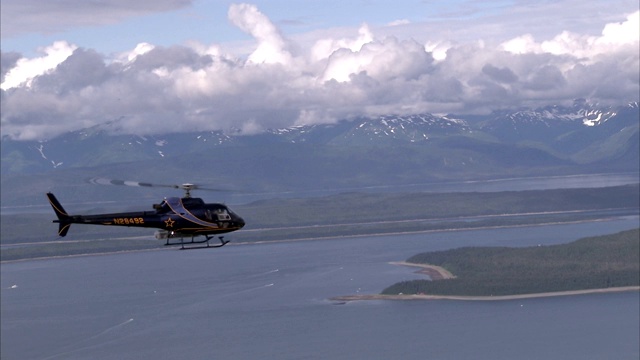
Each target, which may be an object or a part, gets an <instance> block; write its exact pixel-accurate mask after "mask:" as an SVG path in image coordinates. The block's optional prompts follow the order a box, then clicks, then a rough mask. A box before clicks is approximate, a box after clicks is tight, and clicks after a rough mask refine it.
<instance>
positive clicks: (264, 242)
mask: <svg viewBox="0 0 640 360" xmlns="http://www.w3.org/2000/svg"><path fill="white" fill-rule="evenodd" d="M616 218H620V216H614V217H603V218H595V219H583V220H569V221H557V222H542V223H531V224H510V225H495V226H478V227H468V228H467V227H463V228H443V229H429V230H416V231H396V232H388V233H387V232H381V233H371V234H355V235H342V236H320V237H301V238H291V239H281V240H258V241H242V240H241V241H233V240H232V241H231V242H230V243H229V244H227V246H247V245H267V244H278V243H290V242H303V241H323V240H325V241H330V240H339V239H341V238H359V237H368V236H393V235H411V234H429V233H438V232H457V231H476V230H491V229H509V228H521V227H539V226H550V225H570V224H581V223H590V222H605V221H610V220H612V219H616ZM141 238H149V240H150V242H151V241H154V240H153V239H152V238H151V237H150V236H146V235H144V236H132V237H120V238H106V239H78V240H71V241H69V242H86V243H90V242H93V241H103V240H122V241H126V240H129V239H141ZM57 243H66V241H64V240H56V241H51V242H30V243H26V244H28V245H35V246H37V245H47V244H49V245H51V244H57ZM21 245H25V243H15V244H7V245H3V246H2V247H5V246H21ZM171 249H177V248H174V247H165V246H162V247H158V248H155V247H149V248H143V249H130V250H128V249H123V250H115V251H105V252H88V253H80V254H60V255H50V256H43V257H25V258H19V259H10V260H0V264H10V263H15V262H23V261H38V260H51V259H60V258H68V257H80V256H105V255H116V254H125V253H134V252H145V251H159V250H171ZM396 264H397V265H405V266H416V267H423V268H425V269H424V273H425V274H427V275H429V271H430V270H429V267H426V266H424V264H414V263H404V262H396ZM445 271H446V270H445ZM451 276H453V277H454V278H455V276H454V275H452V274H451Z"/></svg>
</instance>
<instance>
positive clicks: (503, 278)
mask: <svg viewBox="0 0 640 360" xmlns="http://www.w3.org/2000/svg"><path fill="white" fill-rule="evenodd" d="M407 262H408V263H415V264H430V265H436V266H440V267H442V268H444V269H447V270H448V271H450V272H451V273H452V274H453V275H455V277H454V278H450V279H442V280H435V281H430V280H413V281H404V282H400V283H397V284H395V285H392V286H390V287H388V288H386V289H384V290H383V292H382V294H383V295H398V294H404V295H408V294H428V295H447V296H505V295H519V294H537V293H552V292H563V291H574V290H588V289H608V288H621V287H629V286H636V287H637V286H639V285H640V229H635V230H629V231H624V232H620V233H617V234H612V235H604V236H596V237H588V238H583V239H580V240H577V241H575V242H572V243H568V244H561V245H552V246H536V247H526V248H509V247H464V248H458V249H452V250H446V251H437V252H429V253H422V254H418V255H415V256H413V257H411V258H410V259H408V260H407Z"/></svg>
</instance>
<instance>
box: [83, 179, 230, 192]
mask: <svg viewBox="0 0 640 360" xmlns="http://www.w3.org/2000/svg"><path fill="white" fill-rule="evenodd" d="M88 181H89V183H91V184H96V185H119V186H138V187H164V188H172V189H182V190H185V191H191V190H205V191H217V192H228V191H230V190H227V189H215V188H208V187H203V186H200V185H196V184H191V183H184V184H181V185H168V184H153V183H148V182H139V181H131V180H117V179H107V178H103V177H94V178H91V179H89V180H88Z"/></svg>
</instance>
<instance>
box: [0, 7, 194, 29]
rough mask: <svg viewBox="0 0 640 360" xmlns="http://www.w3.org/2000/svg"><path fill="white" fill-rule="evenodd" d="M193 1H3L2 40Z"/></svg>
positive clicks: (95, 23) (0, 16)
mask: <svg viewBox="0 0 640 360" xmlns="http://www.w3.org/2000/svg"><path fill="white" fill-rule="evenodd" d="M191 3H192V0H140V1H130V0H102V1H83V0H69V1H63V2H61V1H40V0H8V1H3V2H2V11H1V12H0V27H1V32H2V37H3V38H4V37H11V36H17V35H20V34H26V33H33V32H36V33H42V34H51V33H59V32H62V31H65V30H67V29H70V28H73V27H76V26H99V25H106V24H113V23H117V22H120V21H123V20H125V19H127V18H130V17H134V16H141V15H148V14H153V13H158V12H165V11H170V10H175V9H179V8H184V7H187V6H189V5H190V4H191Z"/></svg>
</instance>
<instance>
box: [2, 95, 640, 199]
mask: <svg viewBox="0 0 640 360" xmlns="http://www.w3.org/2000/svg"><path fill="white" fill-rule="evenodd" d="M119 121H121V120H114V121H112V122H109V123H105V124H101V125H98V126H94V127H91V128H87V129H82V130H78V131H73V132H69V133H66V134H64V135H62V136H58V137H56V138H53V139H48V140H41V141H15V140H12V139H9V138H7V137H2V138H1V139H0V145H1V154H2V167H1V171H2V199H3V205H4V204H5V203H20V202H22V201H25V200H24V199H25V196H24V195H20V194H25V193H30V192H32V191H34V190H35V191H39V190H41V189H45V190H47V191H49V190H50V189H57V188H65V187H69V186H70V185H69V184H77V185H78V186H81V185H82V186H84V185H86V181H84V179H86V178H90V177H94V176H105V177H110V178H123V179H131V180H138V181H151V182H161V183H176V182H200V183H206V184H214V185H216V184H217V185H224V187H229V188H242V189H247V188H250V189H254V190H256V191H290V190H292V189H294V190H305V189H322V188H326V187H331V188H345V189H348V188H358V187H364V186H379V185H395V184H410V183H415V182H425V181H444V180H447V179H458V180H460V179H490V178H497V177H505V176H540V175H558V174H575V173H594V172H637V171H638V170H639V168H640V165H639V163H640V156H639V153H640V151H639V148H640V142H639V138H640V133H639V127H640V112H639V105H638V103H637V102H635V103H629V104H624V105H621V106H617V107H613V106H598V105H594V104H589V103H587V102H586V101H584V100H577V101H575V102H574V103H573V104H572V105H570V106H560V105H554V106H547V107H542V108H535V109H530V108H523V109H517V110H500V111H494V112H492V113H490V114H487V115H473V116H471V115H455V114H449V115H446V116H443V115H434V114H415V115H402V116H400V115H384V116H377V117H359V118H353V119H348V120H342V121H338V122H336V123H333V124H317V125H304V126H296V127H291V128H285V129H271V130H267V131H265V132H262V133H260V134H255V135H241V134H238V133H237V132H235V131H226V132H225V131H202V132H190V133H172V134H162V135H146V136H139V135H123V134H114V132H115V131H116V130H117V128H118V122H119ZM61 184H65V185H64V186H63V185H61ZM75 191H76V192H77V191H79V190H78V189H75ZM80 191H81V192H83V191H82V190H80ZM84 191H86V192H96V191H98V192H100V191H99V190H95V189H94V190H90V189H87V190H84ZM107 196H108V195H107ZM27 198H28V196H27Z"/></svg>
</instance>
